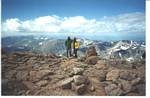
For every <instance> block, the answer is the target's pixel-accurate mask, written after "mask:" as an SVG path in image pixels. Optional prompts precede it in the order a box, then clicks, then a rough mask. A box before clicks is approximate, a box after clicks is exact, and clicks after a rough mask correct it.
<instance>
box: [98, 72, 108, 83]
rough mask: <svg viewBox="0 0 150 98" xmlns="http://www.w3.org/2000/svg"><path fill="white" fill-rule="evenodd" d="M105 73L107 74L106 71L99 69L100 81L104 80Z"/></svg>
mask: <svg viewBox="0 0 150 98" xmlns="http://www.w3.org/2000/svg"><path fill="white" fill-rule="evenodd" d="M106 74H107V72H106V71H103V70H102V71H100V73H99V80H100V81H105V80H106Z"/></svg>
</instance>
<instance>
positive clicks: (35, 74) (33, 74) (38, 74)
mask: <svg viewBox="0 0 150 98" xmlns="http://www.w3.org/2000/svg"><path fill="white" fill-rule="evenodd" d="M51 74H53V72H52V71H50V70H40V71H30V80H31V81H34V82H36V81H39V80H41V79H42V78H44V77H45V76H47V75H51Z"/></svg>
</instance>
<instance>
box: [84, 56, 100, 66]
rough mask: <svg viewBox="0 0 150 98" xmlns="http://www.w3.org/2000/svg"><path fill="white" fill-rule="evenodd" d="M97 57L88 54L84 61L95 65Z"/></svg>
mask: <svg viewBox="0 0 150 98" xmlns="http://www.w3.org/2000/svg"><path fill="white" fill-rule="evenodd" d="M98 60H99V58H98V57H97V56H90V57H88V58H87V59H86V60H85V63H87V64H91V65H95V64H96V63H97V61H98Z"/></svg>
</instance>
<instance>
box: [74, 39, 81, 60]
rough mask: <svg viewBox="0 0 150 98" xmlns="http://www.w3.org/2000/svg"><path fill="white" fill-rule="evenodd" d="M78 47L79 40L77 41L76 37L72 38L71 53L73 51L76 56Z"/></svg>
mask: <svg viewBox="0 0 150 98" xmlns="http://www.w3.org/2000/svg"><path fill="white" fill-rule="evenodd" d="M79 47H80V44H79V42H78V41H77V39H76V38H74V40H73V53H74V56H75V57H76V58H77V57H78V56H77V51H78V49H79Z"/></svg>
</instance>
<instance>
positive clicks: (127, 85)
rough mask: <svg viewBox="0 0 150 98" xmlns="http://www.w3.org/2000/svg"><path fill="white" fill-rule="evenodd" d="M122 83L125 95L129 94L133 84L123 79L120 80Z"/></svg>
mask: <svg viewBox="0 0 150 98" xmlns="http://www.w3.org/2000/svg"><path fill="white" fill-rule="evenodd" d="M119 81H120V83H119V84H120V85H121V87H122V89H123V91H124V94H127V93H129V92H130V91H131V90H132V84H131V82H130V81H127V80H123V79H119Z"/></svg>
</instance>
